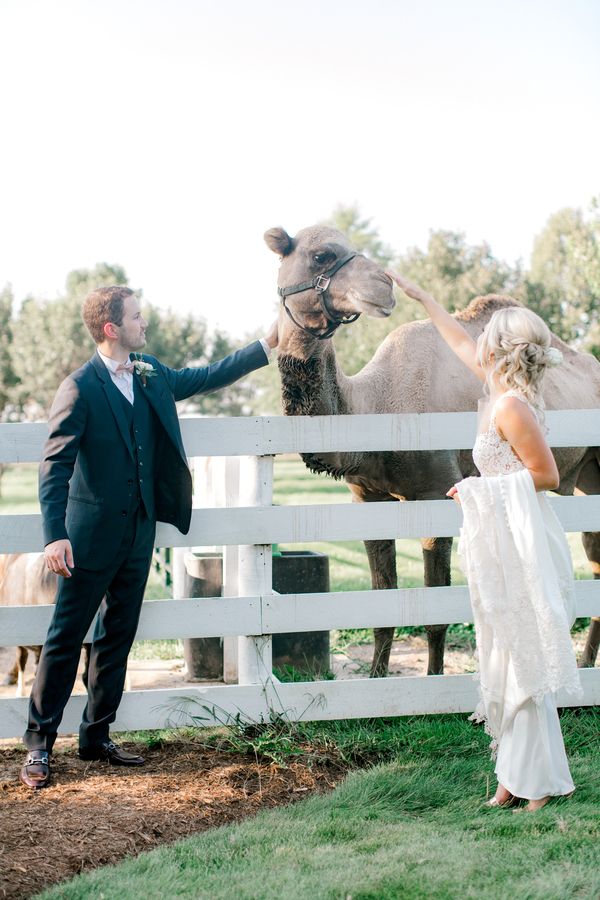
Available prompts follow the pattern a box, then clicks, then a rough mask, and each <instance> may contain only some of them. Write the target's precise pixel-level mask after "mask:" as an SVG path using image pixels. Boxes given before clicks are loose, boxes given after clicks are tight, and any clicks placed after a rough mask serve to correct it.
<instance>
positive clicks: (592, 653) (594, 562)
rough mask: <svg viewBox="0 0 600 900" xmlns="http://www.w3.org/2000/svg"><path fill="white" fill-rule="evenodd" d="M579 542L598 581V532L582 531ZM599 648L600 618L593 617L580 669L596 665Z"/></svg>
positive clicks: (599, 560)
mask: <svg viewBox="0 0 600 900" xmlns="http://www.w3.org/2000/svg"><path fill="white" fill-rule="evenodd" d="M581 540H582V542H583V549H584V550H585V552H586V555H587V558H588V559H589V561H590V564H591V567H592V572H593V573H594V578H597V579H600V532H598V531H584V532H583V534H582V535H581ZM599 646H600V616H594V617H593V618H592V621H591V622H590V630H589V632H588V636H587V640H586V642H585V647H584V649H583V653H582V655H581V659H580V661H579V665H580V667H581V668H582V669H585V668H590V669H591V668H593V666H595V665H596V659H597V657H598V647H599Z"/></svg>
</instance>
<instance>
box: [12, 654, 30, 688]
mask: <svg viewBox="0 0 600 900" xmlns="http://www.w3.org/2000/svg"><path fill="white" fill-rule="evenodd" d="M27 656H28V653H27V647H17V661H16V663H15V665H16V667H17V690H16V694H15V696H16V697H24V696H25V666H26V665H27Z"/></svg>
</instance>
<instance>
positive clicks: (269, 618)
mask: <svg viewBox="0 0 600 900" xmlns="http://www.w3.org/2000/svg"><path fill="white" fill-rule="evenodd" d="M547 420H548V424H549V426H550V434H549V440H550V443H551V445H552V446H554V447H566V446H595V445H597V444H600V411H599V410H568V411H561V412H550V413H548V416H547ZM181 425H182V432H183V437H184V443H185V446H186V452H187V454H188V456H189V457H191V458H194V457H201V456H204V457H205V456H223V457H236V458H237V459H235V460H230V461H229V462H228V463H227V465H226V467H225V468H226V470H227V471H228V473H229V482H228V485H227V488H226V494H227V507H225V508H218V509H217V508H210V509H209V508H202V509H194V511H193V515H192V524H191V528H190V533H189V534H188V535H185V536H184V535H181V534H180V533H179V532H178V531H177V530H176V529H175V528H173V527H171V526H168V525H162V524H161V525H159V526H158V530H157V539H156V544H157V546H162V547H175V548H177V547H184V546H185V547H187V546H213V545H223V546H224V549H225V565H224V571H225V579H224V581H225V583H224V590H223V594H224V596H223V597H214V598H201V599H183V600H171V599H169V600H157V601H153V602H147V603H145V604H144V607H143V611H142V616H141V619H140V626H139V630H138V634H137V637H138V639H142V638H145V639H150V640H152V639H158V638H185V637H214V636H226V637H229V638H230V639H235V642H236V644H237V657H238V658H237V664H238V673H239V683H238V684H235V685H216V686H215V685H210V686H209V685H207V686H202V685H194V686H193V687H187V688H185V689H182V690H153V691H131V692H126V693H125V695H124V697H123V701H122V704H121V707H120V709H119V713H118V719H117V721H116V723H115V725H114V728H115V730H126V729H146V728H160V727H164V726H166V725H174V724H184V723H189V722H190V721H191V719H190V716H193V717H195V719H194V721H196V723H197V724H206V725H210V724H214V723H215V722H223V721H225V720H227V718H228V717H230V716H236V715H238V714H239V715H240V716H241V717H242V718H246V719H248V720H255V721H256V720H259V719H260V718H261V717H268V716H269V715H270V713H272V712H277V713H282V714H284V715H286V716H288V717H289V718H290V719H302V718H304V719H338V718H354V717H363V716H399V715H409V714H424V713H442V712H468V711H471V710H472V709H473V708H474V706H475V702H476V690H475V685H474V683H473V680H472V677H471V676H470V675H451V676H449V675H441V676H423V677H409V678H406V677H398V678H386V679H367V678H364V679H351V680H347V681H343V680H342V681H322V682H304V683H295V684H280V683H279V682H277V680H276V679H274V678H273V677H272V672H271V635H272V634H277V633H280V632H289V631H294V632H301V631H313V630H328V629H334V628H342V627H344V628H359V627H385V626H398V625H423V624H436V623H440V624H441V623H452V622H469V621H472V613H471V609H470V603H469V598H468V591H467V589H466V588H465V587H434V588H413V589H399V590H385V591H345V592H340V593H315V594H282V595H280V594H274V593H273V592H272V590H271V548H270V545H271V544H272V543H275V542H277V543H294V542H306V541H327V540H338V541H339V540H364V539H377V538H404V537H429V536H450V535H452V536H454V535H457V534H458V530H459V527H460V520H461V513H460V510H459V508H458V506H457V505H456V504H454V503H451V502H449V501H447V500H430V501H415V502H405V503H369V504H353V505H350V504H337V505H336V504H331V505H309V506H278V507H274V506H272V487H273V458H274V455H275V454H278V453H288V452H320V453H324V452H329V451H336V450H339V451H349V450H440V449H461V448H468V447H471V446H472V444H473V439H474V435H475V429H476V416H475V414H474V413H450V414H445V413H433V414H424V415H382V416H379V415H365V416H331V417H311V418H307V417H294V418H286V417H273V418H223V419H205V418H190V419H183V420H182V422H181ZM45 436H46V427H45V425H25V424H22V425H21V424H20V425H0V463H2V462H4V463H11V464H12V463H24V462H37V461H39V458H40V453H41V448H42V444H43V441H44V439H45ZM322 477H323V476H322ZM551 502H552V504H553V506H554V508H555V509H556V512H557V514H558V516H559V518H560V520H561V522H562V524H563V527H564V528H565V530H566V531H594V530H600V496H594V497H557V498H553V499H552V501H551ZM41 534H42V533H41V520H40V517H39V516H38V515H19V516H15V515H6V516H0V552H2V553H18V552H29V551H37V550H39V549H41V546H42V536H41ZM577 612H578V615H579V616H589V615H595V616H597V615H600V581H595V582H594V581H591V580H590V581H580V582H578V583H577ZM51 614H52V607H51V606H38V607H18V606H17V607H15V606H12V607H6V608H0V646H15V645H29V644H41V643H43V640H44V637H45V633H46V629H47V626H48V623H49V621H50V617H51ZM581 679H582V683H583V687H584V700H583V703H584V704H585V705H594V704H598V703H600V669H588V670H582V671H581ZM558 699H559V704H561V705H568V703H569V700H568V698H567V697H559V698H558ZM84 703H85V697H83V696H75V697H73V698H72V699H71V700H70V702H69V704H68V706H67V709H66V711H65V716H64V719H63V723H62V730H63V731H64V732H67V733H69V732H73V731H76V730H77V728H78V723H79V718H80V715H81V712H82V709H83V705H84ZM26 708H27V700H26V699H17V698H15V699H8V700H1V701H0V737H16V736H18V735H20V734H21V733H22V732H23V730H24V727H25V722H26Z"/></svg>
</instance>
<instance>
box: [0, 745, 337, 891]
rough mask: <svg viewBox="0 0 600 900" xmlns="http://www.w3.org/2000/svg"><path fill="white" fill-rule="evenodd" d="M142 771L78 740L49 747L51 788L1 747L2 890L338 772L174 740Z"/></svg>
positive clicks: (164, 839) (237, 815) (322, 784)
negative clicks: (33, 787) (24, 775)
mask: <svg viewBox="0 0 600 900" xmlns="http://www.w3.org/2000/svg"><path fill="white" fill-rule="evenodd" d="M126 746H127V749H130V750H137V751H138V752H140V753H142V754H143V756H144V757H145V758H146V765H145V766H144V767H143V768H140V769H123V768H120V767H117V766H110V765H109V764H108V763H102V762H83V761H82V760H80V759H78V757H77V754H76V749H75V747H74V746H72V747H70V748H68V749H67V750H62V751H59V752H57V753H55V756H54V765H53V767H52V773H53V782H52V784H51V786H49V787H48V788H45V789H44V790H42V791H39V792H36V793H34V792H32V791H29V790H27V789H26V788H25V787H23V786H22V785H21V784H20V782H19V781H18V780H17V776H18V771H19V768H20V766H21V764H22V762H23V759H24V753H23V751H22V750H20V749H7V750H1V751H0V897H10V898H25V897H31V896H32V895H34V894H36V893H38V892H39V891H41V890H43V889H44V888H46V887H49V886H50V885H52V884H56V883H57V882H59V881H64V880H66V879H69V878H71V877H72V876H73V875H76V874H77V873H79V872H84V871H86V870H89V869H93V868H96V867H97V866H104V865H107V864H111V863H116V862H119V861H120V860H122V859H124V858H126V857H131V856H135V855H137V854H138V853H140V852H141V851H143V850H151V849H153V848H154V847H157V846H159V845H161V844H166V843H169V842H171V841H175V840H177V839H179V838H183V837H187V836H188V835H190V834H194V833H197V832H200V831H204V830H205V829H207V828H214V827H216V826H219V825H224V824H227V823H229V822H236V821H240V820H241V819H245V818H247V817H248V816H251V815H252V814H253V813H256V812H257V811H258V810H260V809H264V808H272V807H275V806H282V805H284V804H287V803H291V802H293V801H295V800H298V799H301V798H304V797H306V796H307V795H308V794H310V793H315V792H322V791H327V790H331V789H332V788H333V787H335V785H336V784H337V783H338V782H339V781H340V779H341V778H342V777H343V775H344V772H343V771H342V769H341V768H340V767H339V766H336V765H333V764H332V762H328V761H326V760H321V761H315V762H314V763H313V764H312V765H307V763H306V761H305V762H298V761H295V762H291V763H290V764H289V766H287V767H285V768H283V767H281V766H276V765H273V764H270V763H268V762H258V761H255V760H253V759H251V758H249V757H247V756H243V755H238V754H233V753H228V752H224V751H219V750H216V749H215V750H213V749H207V748H206V747H204V746H202V745H201V744H195V743H193V742H176V741H170V742H168V743H165V744H163V745H160V746H157V747H154V748H152V749H149V748H148V747H145V746H141V745H140V746H136V745H133V744H127V745H126Z"/></svg>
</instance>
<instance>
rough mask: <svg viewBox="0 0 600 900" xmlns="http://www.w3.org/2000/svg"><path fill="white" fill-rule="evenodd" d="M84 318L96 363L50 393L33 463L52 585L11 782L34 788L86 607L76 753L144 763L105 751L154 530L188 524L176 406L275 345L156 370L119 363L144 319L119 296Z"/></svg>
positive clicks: (45, 762) (151, 365)
mask: <svg viewBox="0 0 600 900" xmlns="http://www.w3.org/2000/svg"><path fill="white" fill-rule="evenodd" d="M83 319H84V322H85V324H86V326H87V328H88V330H89V332H90V334H91V335H92V338H93V339H94V341H95V343H96V345H97V352H96V353H95V354H94V356H93V357H92V358H91V359H90V360H89V362H87V363H85V365H83V366H82V367H81V368H80V369H78V370H77V371H76V372H74V373H73V374H72V375H70V376H69V377H68V378H66V379H65V381H63V383H62V384H61V386H60V387H59V389H58V392H57V394H56V397H55V399H54V403H53V405H52V409H51V410H50V417H49V423H48V424H49V432H50V433H49V437H48V440H47V441H46V444H45V446H44V451H43V456H42V462H41V465H40V477H39V494H40V505H41V509H42V521H43V529H44V543H45V550H44V555H45V558H46V563H47V565H48V568H49V569H50V570H51V571H52V572H55V573H56V574H57V575H59V576H61V577H59V579H58V581H59V584H58V592H57V597H56V606H55V609H54V615H53V618H52V622H51V624H50V628H49V630H48V635H47V637H46V641H45V643H44V647H43V650H42V655H41V657H40V660H39V664H38V669H37V674H36V677H35V682H34V685H33V688H32V692H31V700H30V704H29V722H28V727H27V731H26V732H25V735H24V742H25V746H26V747H27V748H28V750H29V754H28V756H27V759H26V761H25V764H24V765H23V768H22V769H21V773H20V778H21V781H22V782H23V784H25V785H27V787H29V788H32V789H33V790H38V789H39V788H43V787H45V786H46V785H47V784H48V782H49V779H50V754H51V752H52V747H53V745H54V741H55V740H56V734H57V731H58V726H59V724H60V721H61V718H62V714H63V710H64V708H65V705H66V703H67V700H68V699H69V696H70V694H71V690H72V688H73V684H74V682H75V677H76V674H77V665H78V661H79V655H80V651H81V645H82V643H83V639H84V637H85V634H86V632H87V630H88V628H89V627H90V625H91V623H92V621H93V619H94V616H95V615H96V612H97V611H98V610H99V614H98V620H97V622H96V627H95V631H94V637H93V643H92V648H91V652H90V660H89V671H88V700H87V705H86V707H85V710H84V713H83V720H82V722H81V727H80V730H79V756H80V757H81V758H82V759H104V760H108V762H110V763H113V764H114V765H121V766H141V765H143V763H144V760H143V758H142V757H141V756H136V755H134V754H132V753H128V752H127V751H125V750H124V749H122V748H121V747H119V746H118V745H117V744H114V743H113V742H112V741H111V740H110V737H109V726H110V724H111V722H114V720H115V717H116V712H117V708H118V706H119V703H120V702H121V696H122V694H123V686H124V682H125V671H126V667H127V655H128V653H129V650H130V648H131V644H132V642H133V639H134V637H135V632H136V629H137V624H138V619H139V614H140V608H141V604H142V599H143V596H144V589H145V586H146V580H147V578H148V572H149V568H150V562H151V557H152V551H153V547H154V532H155V527H156V521H157V520H159V521H161V522H170V523H171V524H173V525H176V526H177V528H178V529H179V530H180V531H181V532H183V534H187V532H188V530H189V526H190V519H191V505H192V480H191V475H190V472H189V469H188V467H187V463H186V457H185V450H184V447H183V443H182V440H181V432H180V430H179V421H178V418H177V410H176V407H175V401H176V400H184V399H185V398H186V397H190V396H192V395H193V394H199V393H204V392H206V391H212V390H215V389H216V388H220V387H224V386H225V385H228V384H232V383H233V382H234V381H237V380H238V379H239V378H242V377H243V376H244V375H247V374H248V373H249V372H251V371H253V370H254V369H258V368H260V367H261V366H265V365H267V363H268V357H269V352H270V350H271V349H272V348H273V347H275V346H276V345H277V325H276V323H275V324H274V325H273V326H272V327H271V329H270V331H269V333H268V334H267V336H266V337H265V338H262V339H261V340H260V341H255V342H254V343H252V344H250V345H249V346H248V347H245V348H244V349H242V350H238V351H237V352H235V353H232V354H231V355H230V356H227V357H225V359H223V360H221V361H220V362H217V363H213V364H211V365H209V366H206V367H201V368H194V369H178V370H175V369H169V368H167V366H165V365H163V364H162V363H161V362H159V361H158V360H157V359H155V358H154V357H153V356H144V357H143V359H142V358H141V357H139V358H136V359H134V360H133V362H132V361H131V360H130V356H131V355H132V354H136V356H139V354H138V351H140V350H141V349H142V348H143V347H144V345H145V343H146V338H145V332H146V327H147V322H146V321H145V320H144V318H143V316H142V313H141V310H140V304H139V301H138V299H137V297H136V296H135V294H134V292H133V291H132V290H131V289H130V288H127V287H123V286H120V285H117V286H113V287H100V288H97V289H96V290H94V291H92V293H91V294H89V296H88V297H87V298H86V300H85V301H84V304H83Z"/></svg>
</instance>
